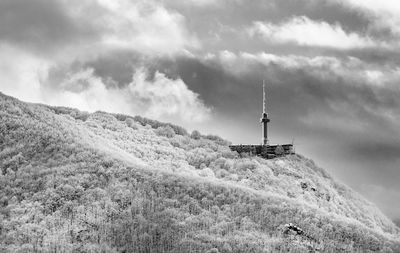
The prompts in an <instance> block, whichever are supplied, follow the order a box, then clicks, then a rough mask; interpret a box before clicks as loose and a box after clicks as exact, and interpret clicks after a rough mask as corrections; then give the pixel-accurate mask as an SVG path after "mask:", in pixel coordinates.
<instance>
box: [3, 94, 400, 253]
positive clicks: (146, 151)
mask: <svg viewBox="0 0 400 253" xmlns="http://www.w3.org/2000/svg"><path fill="white" fill-rule="evenodd" d="M0 118H1V121H0V168H1V173H0V251H1V252H238V253H239V252H282V251H284V252H400V231H399V228H398V227H396V226H395V224H394V223H393V222H392V221H391V220H390V219H388V218H387V217H386V216H385V215H383V214H382V212H381V211H380V210H379V209H378V208H377V207H376V206H375V205H374V204H372V203H370V202H368V201H367V200H365V199H364V198H363V197H361V196H360V195H359V194H357V193H356V192H354V191H353V190H351V189H350V188H349V187H347V186H345V185H343V184H341V183H339V182H337V181H336V180H335V179H334V178H332V176H331V175H330V174H329V173H328V172H326V171H325V170H324V169H322V168H320V167H318V166H317V165H316V164H315V163H314V162H313V161H312V160H311V159H308V158H306V157H304V156H302V155H300V154H296V155H291V156H287V157H281V158H276V159H271V160H265V159H262V158H259V157H254V156H240V155H239V154H238V153H236V152H231V151H230V149H229V147H228V144H229V142H228V141H226V140H223V139H221V138H220V137H218V136H214V135H202V134H200V133H199V132H197V131H194V132H192V133H188V132H187V131H186V130H185V129H184V128H182V127H179V126H176V125H172V124H169V123H162V122H159V121H156V120H152V119H147V118H143V117H140V116H135V117H132V116H128V115H122V114H111V113H106V112H95V113H87V112H82V111H79V110H77V109H71V108H66V107H51V106H47V105H41V104H31V103H25V102H21V101H19V100H17V99H15V98H12V97H9V96H6V95H4V94H1V93H0Z"/></svg>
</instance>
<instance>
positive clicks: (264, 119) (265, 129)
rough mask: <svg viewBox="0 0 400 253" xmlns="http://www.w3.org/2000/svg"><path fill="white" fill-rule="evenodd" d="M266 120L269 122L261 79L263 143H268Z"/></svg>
mask: <svg viewBox="0 0 400 253" xmlns="http://www.w3.org/2000/svg"><path fill="white" fill-rule="evenodd" d="M268 122H270V119H269V118H268V114H267V97H266V95H265V81H264V80H263V113H262V117H261V124H262V143H263V145H268V126H267V125H268Z"/></svg>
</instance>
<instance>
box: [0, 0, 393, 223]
mask: <svg viewBox="0 0 400 253" xmlns="http://www.w3.org/2000/svg"><path fill="white" fill-rule="evenodd" d="M399 63H400V3H399V1H398V0H381V1H376V0H252V1H245V0H185V1H183V0H159V1H156V0H154V1H153V0H119V1H116V0H80V1H67V0H0V91H1V92H3V93H5V94H8V95H11V96H15V97H17V98H19V99H22V100H25V101H31V102H41V103H47V104H52V105H64V106H70V107H77V108H79V109H82V110H87V111H96V110H103V111H109V112H120V113H126V114H131V115H138V114H139V115H143V116H147V117H151V118H155V119H159V120H162V121H169V122H173V123H176V124H179V125H183V126H185V127H186V128H188V129H189V130H193V129H198V130H200V131H201V132H203V133H212V134H218V135H220V136H222V137H224V138H226V139H229V140H231V141H232V142H233V143H260V142H261V128H260V124H259V118H260V116H261V110H262V105H261V103H262V94H261V89H262V88H261V83H262V80H263V79H264V80H265V81H266V84H267V89H268V109H269V114H270V117H271V124H270V134H271V136H270V140H271V142H273V143H283V142H289V143H290V142H292V139H293V138H294V139H295V144H296V151H297V152H299V153H302V154H304V155H306V156H308V157H310V158H312V159H314V160H315V161H316V162H317V163H318V164H319V165H320V166H322V167H324V168H326V169H327V170H328V171H329V172H330V173H331V174H332V175H334V176H335V177H336V178H337V179H339V180H340V181H342V182H344V183H346V184H348V185H349V186H350V187H352V188H353V189H355V190H357V191H358V192H360V193H361V194H362V195H364V196H365V197H366V198H368V199H370V200H371V201H373V202H375V203H376V204H377V205H378V206H379V207H380V208H381V209H382V210H383V211H384V212H385V213H386V214H387V215H388V216H389V217H391V218H394V219H400V184H399V181H400V168H399V167H400V156H399V154H400V130H399V129H400V86H399V81H400V68H399V67H398V66H399Z"/></svg>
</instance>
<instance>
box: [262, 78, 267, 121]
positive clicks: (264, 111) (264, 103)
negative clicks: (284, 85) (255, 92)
mask: <svg viewBox="0 0 400 253" xmlns="http://www.w3.org/2000/svg"><path fill="white" fill-rule="evenodd" d="M266 107H267V99H266V97H265V80H263V113H266V109H267V108H266Z"/></svg>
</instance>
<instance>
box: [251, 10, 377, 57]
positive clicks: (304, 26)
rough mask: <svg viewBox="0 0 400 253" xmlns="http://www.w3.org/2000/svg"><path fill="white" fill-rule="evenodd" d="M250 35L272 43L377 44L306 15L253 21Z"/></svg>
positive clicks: (349, 46) (352, 46) (321, 44)
mask: <svg viewBox="0 0 400 253" xmlns="http://www.w3.org/2000/svg"><path fill="white" fill-rule="evenodd" d="M249 31H250V33H251V34H252V35H261V36H262V37H263V38H264V39H265V40H267V41H271V42H274V43H295V44H298V45H301V46H318V47H330V48H338V49H352V48H365V47H373V46H376V45H377V42H374V41H373V40H371V39H370V38H368V37H362V36H360V35H359V34H357V33H353V32H350V33H348V32H346V31H344V30H343V28H342V27H341V26H340V25H339V24H334V25H331V24H329V23H327V22H324V21H315V20H311V19H309V18H307V17H304V16H302V17H295V18H293V19H291V20H289V21H287V22H284V23H281V24H272V23H263V22H255V23H254V24H253V26H252V27H251V28H250V29H249Z"/></svg>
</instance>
